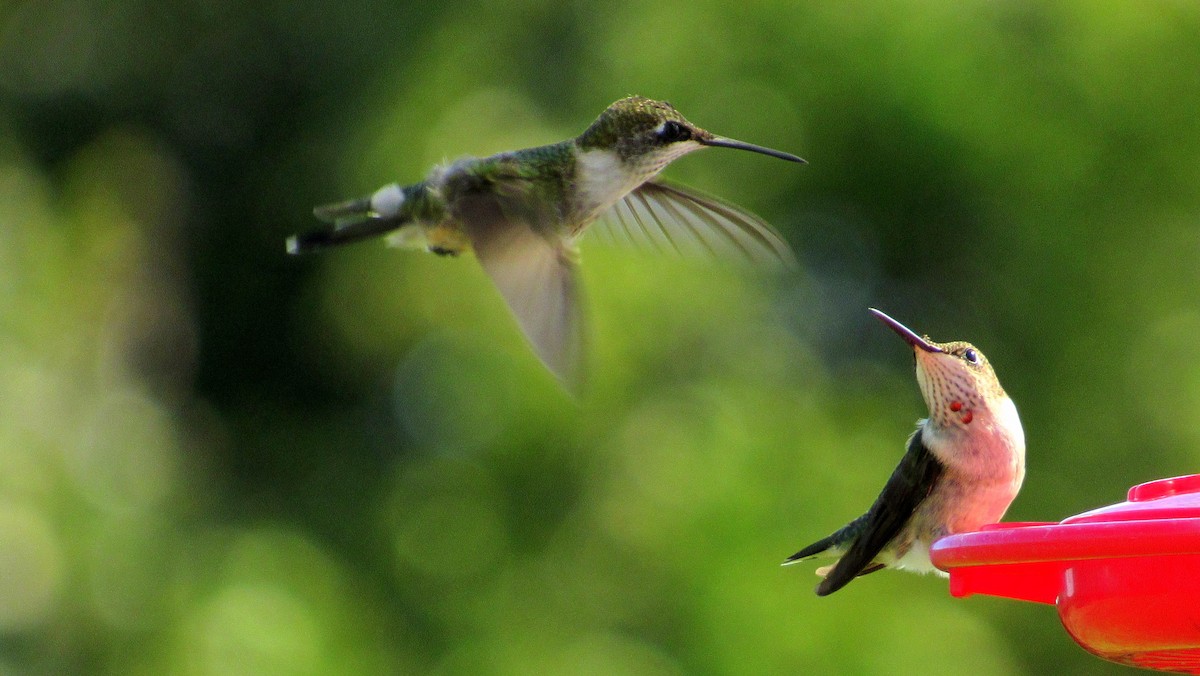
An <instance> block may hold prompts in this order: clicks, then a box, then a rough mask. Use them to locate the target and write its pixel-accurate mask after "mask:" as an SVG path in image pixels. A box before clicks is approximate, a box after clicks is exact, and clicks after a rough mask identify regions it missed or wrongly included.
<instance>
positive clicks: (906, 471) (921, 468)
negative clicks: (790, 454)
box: [817, 430, 943, 596]
mask: <svg viewBox="0 0 1200 676" xmlns="http://www.w3.org/2000/svg"><path fill="white" fill-rule="evenodd" d="M942 470H943V467H942V463H941V461H939V460H938V459H937V457H936V456H934V455H933V453H931V452H930V451H929V449H928V448H926V447H925V444H924V443H922V442H921V432H920V430H918V431H917V432H915V433H914V434H913V435H912V437H911V438H910V439H909V440H908V452H907V453H905V454H904V458H903V459H901V460H900V464H899V465H898V466H897V467H896V470H895V471H894V472H892V476H891V478H889V479H888V482H887V485H885V486H884V487H883V492H881V493H880V494H879V497H878V498H876V499H875V504H873V505H871V510H870V511H868V512H867V513H866V514H865V515H863V517H862V518H861V522H862V523H861V526H859V527H860V528H861V530H860V534H859V536H858V537H857V538H855V540H854V543H853V544H851V545H850V548H849V549H847V550H846V553H845V555H843V556H842V558H841V559H839V560H838V562H837V564H835V565H834V567H833V570H831V571H829V575H827V576H826V577H825V579H824V580H822V581H821V584H819V585H817V594H818V595H820V596H826V595H828V594H832V593H833V592H835V591H837V590H839V589H841V588H842V587H844V586H846V585H847V584H849V582H850V581H851V580H853V579H854V578H855V577H858V576H859V575H866V574H867V573H871V572H874V571H875V570H878V569H879V567H878V566H877V565H873V561H874V560H875V557H876V555H878V554H879V552H880V551H882V550H883V548H884V547H886V546H887V544H888V543H889V542H891V541H892V538H894V537H896V535H897V534H898V533H899V532H900V530H901V529H902V528H904V525H905V524H906V523H908V520H909V519H910V518H912V515H913V512H915V511H916V510H917V507H918V506H920V504H921V502H923V501H924V500H925V498H927V497H929V493H930V491H932V490H933V487H934V485H935V484H936V483H937V480H938V478H939V477H940V476H941V475H942ZM856 525H857V524H856Z"/></svg>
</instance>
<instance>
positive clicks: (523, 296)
mask: <svg viewBox="0 0 1200 676" xmlns="http://www.w3.org/2000/svg"><path fill="white" fill-rule="evenodd" d="M532 203H533V204H536V201H534V202H532ZM460 204H461V207H460V209H459V217H460V218H461V219H462V223H463V226H464V227H465V229H466V231H467V234H468V235H469V236H470V238H471V246H472V247H473V248H474V249H475V255H476V256H477V257H478V258H479V263H480V265H482V266H483V269H484V271H485V272H487V274H488V276H489V277H491V278H492V281H493V282H494V283H495V284H496V288H497V289H499V290H500V295H502V296H503V297H504V300H505V301H506V302H507V303H508V307H509V308H510V309H511V310H512V312H513V314H514V315H515V316H516V318H517V323H518V324H520V326H521V330H522V331H524V332H525V336H526V337H527V338H528V339H529V342H530V343H531V344H532V345H533V349H534V352H536V353H537V355H538V357H539V358H541V360H542V361H543V362H544V363H545V364H546V366H547V367H549V369H550V370H551V371H552V372H553V373H554V374H555V375H556V376H558V377H559V378H560V379H561V380H562V381H563V382H564V383H565V384H566V385H567V386H568V387H569V388H571V389H573V390H577V388H578V387H579V385H580V384H581V382H582V380H583V374H582V362H583V319H582V313H581V310H580V306H581V303H580V298H579V297H580V289H579V281H578V279H577V275H576V271H575V262H574V255H575V250H574V247H573V245H572V243H571V242H570V241H569V240H566V239H563V238H562V237H561V236H559V235H556V234H554V233H553V231H552V230H551V229H550V228H549V227H546V224H545V223H544V221H545V220H546V219H549V218H553V216H552V215H551V214H548V213H542V212H541V210H539V209H536V208H534V209H531V208H530V204H531V202H530V201H528V200H524V199H521V198H520V197H519V196H517V195H515V194H514V193H513V191H512V190H509V191H506V192H505V193H498V192H495V191H486V192H480V193H477V194H472V195H469V196H466V197H464V198H463V199H462V201H461V203H460Z"/></svg>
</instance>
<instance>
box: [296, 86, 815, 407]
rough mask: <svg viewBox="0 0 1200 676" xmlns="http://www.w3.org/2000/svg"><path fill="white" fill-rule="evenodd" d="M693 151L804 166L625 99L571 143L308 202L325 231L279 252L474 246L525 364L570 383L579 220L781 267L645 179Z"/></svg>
mask: <svg viewBox="0 0 1200 676" xmlns="http://www.w3.org/2000/svg"><path fill="white" fill-rule="evenodd" d="M707 147H717V148H737V149H740V150H749V151H752V152H756V153H762V154H764V155H770V156H772V157H778V158H781V159H784V160H789V161H792V162H804V160H803V159H801V158H799V157H796V156H795V155H791V154H789V153H784V152H780V151H778V150H771V149H769V148H763V147H761V146H756V145H752V144H749V143H743V142H741V141H735V140H733V139H728V138H724V137H721V136H716V135H714V134H712V133H711V132H708V131H705V130H704V129H701V128H700V127H697V126H696V125H694V124H692V123H690V122H688V121H687V120H686V119H684V117H683V116H682V115H680V114H679V112H678V111H677V110H675V108H674V107H673V106H671V104H669V103H665V102H662V101H654V100H651V99H647V98H642V97H636V96H635V97H630V98H625V99H621V100H620V101H617V102H616V103H613V104H612V105H610V106H609V107H608V109H607V110H605V111H604V112H603V113H601V114H600V116H599V117H598V118H596V121H595V122H593V123H592V124H591V126H589V127H588V128H587V129H586V130H585V131H584V132H583V133H582V134H580V135H579V136H578V137H577V138H574V139H569V140H566V141H563V142H561V143H555V144H552V145H547V146H540V147H537V148H528V149H525V150H517V151H513V152H507V153H500V154H498V155H492V156H490V157H484V158H473V157H469V158H464V159H460V160H458V161H456V162H453V163H451V164H448V165H444V166H438V167H435V168H434V169H433V170H432V171H431V172H430V173H429V175H428V176H426V178H425V180H424V181H421V182H420V183H414V184H412V185H408V186H401V185H399V184H396V183H393V184H391V185H387V186H384V187H383V188H380V189H379V190H377V191H375V193H373V194H371V195H368V196H365V197H360V198H358V199H353V200H349V201H346V202H340V203H337V204H331V205H328V206H321V207H317V208H316V209H314V210H313V213H314V214H315V215H316V217H317V218H319V219H321V220H323V221H327V222H329V223H332V224H333V228H332V229H329V230H321V231H315V232H309V233H306V234H301V235H296V236H293V237H290V238H289V239H288V241H287V250H288V252H289V253H292V254H300V253H306V252H309V251H315V250H318V249H322V248H325V247H330V246H336V245H340V244H346V243H349V242H354V241H358V240H360V239H365V238H368V237H374V236H376V235H382V234H385V233H390V235H389V242H390V243H391V244H393V245H396V246H404V247H408V248H426V249H428V250H429V251H431V252H433V253H435V254H439V255H443V256H454V255H457V254H459V253H461V252H463V251H466V250H474V252H475V255H476V257H477V258H478V259H479V262H480V264H481V265H482V266H483V269H484V271H485V272H486V273H487V274H488V275H489V276H490V277H491V279H492V281H493V282H494V283H495V284H496V287H497V289H498V290H499V291H500V294H501V296H503V297H504V300H505V301H506V302H507V303H508V306H509V308H510V309H511V310H512V312H513V314H514V315H515V316H516V319H517V322H518V323H519V324H520V326H521V329H522V330H523V331H524V333H525V336H526V337H527V338H528V339H529V342H530V343H531V344H532V346H533V349H534V351H535V352H536V353H537V355H538V357H539V358H541V360H542V361H543V362H544V363H545V364H546V366H547V367H549V368H550V370H551V371H552V372H554V374H555V375H557V376H558V377H559V378H561V379H562V380H564V381H566V382H567V383H568V384H575V383H577V382H578V380H579V379H580V377H581V374H580V364H581V362H582V342H583V337H582V332H583V331H582V319H581V310H580V307H579V305H580V300H579V295H580V290H579V281H578V279H577V273H576V266H577V261H578V253H577V248H576V243H577V240H578V238H579V236H580V235H581V234H582V233H583V232H584V230H586V229H587V228H588V226H590V225H592V224H593V223H596V222H598V221H599V222H600V223H602V224H604V225H606V226H607V229H608V230H609V235H610V236H613V237H618V238H620V239H627V240H631V241H633V242H634V243H637V244H643V245H648V246H650V247H652V248H658V249H664V250H668V251H678V252H681V253H684V254H692V253H699V254H717V255H732V256H737V257H742V258H745V259H749V260H750V261H752V262H760V263H761V262H777V263H778V262H782V263H783V264H785V265H791V264H792V263H793V262H794V259H793V257H792V253H791V250H790V249H789V248H788V246H787V243H786V242H785V241H784V240H783V238H782V237H780V236H779V235H778V234H777V233H776V232H775V231H774V230H773V229H772V228H771V226H769V225H768V224H767V223H766V222H764V221H763V220H761V219H759V218H758V217H756V216H754V215H752V214H750V213H748V212H746V211H744V210H742V209H740V208H739V207H736V206H734V205H732V204H728V203H726V202H724V201H722V200H719V199H716V198H713V197H709V196H706V195H702V194H699V193H697V192H693V191H691V190H688V189H685V188H681V187H679V186H676V185H672V184H670V183H666V182H663V181H660V180H657V179H656V178H655V177H656V176H657V175H658V173H659V172H660V171H662V170H663V168H664V167H666V166H667V165H668V164H669V163H671V162H672V161H673V160H675V159H677V158H679V157H681V156H683V155H686V154H688V153H690V152H692V151H695V150H700V149H701V148H707Z"/></svg>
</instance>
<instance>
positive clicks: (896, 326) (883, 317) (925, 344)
mask: <svg viewBox="0 0 1200 676" xmlns="http://www.w3.org/2000/svg"><path fill="white" fill-rule="evenodd" d="M867 309H868V310H869V311H870V312H871V314H873V315H875V317H876V319H878V320H879V321H881V322H883V323H884V324H886V325H887V326H888V327H889V328H891V329H892V330H893V331H895V332H896V333H897V334H899V335H900V337H901V338H903V339H904V342H906V343H908V344H909V345H912V346H913V347H919V348H921V349H922V350H925V351H926V352H943V351H944V350H942V348H940V347H938V346H936V345H933V344H931V343H930V342H929V341H928V340H925V339H924V338H922V337H921V336H918V335H917V334H916V333H915V332H914V331H913V330H912V329H910V328H908V327H907V326H905V325H903V324H901V323H900V322H898V321H896V320H895V319H892V318H891V317H889V316H887V314H885V313H883V312H881V311H879V310H876V309H875V308H867Z"/></svg>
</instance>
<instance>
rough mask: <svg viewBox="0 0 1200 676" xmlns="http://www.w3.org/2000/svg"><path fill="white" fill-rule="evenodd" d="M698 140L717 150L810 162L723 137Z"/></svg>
mask: <svg viewBox="0 0 1200 676" xmlns="http://www.w3.org/2000/svg"><path fill="white" fill-rule="evenodd" d="M696 140H697V141H699V142H700V144H701V145H706V146H715V147H717V148H736V149H738V150H749V151H750V152H752V153H762V154H763V155H770V156H771V157H778V158H779V159H781V160H787V161H788V162H799V163H800V164H808V160H806V159H804V158H803V157H797V156H795V155H793V154H791V153H785V152H783V151H782V150H774V149H771V148H764V147H762V146H756V145H754V144H753V143H745V142H743V141H735V140H733V139H731V138H725V137H723V136H713V137H712V138H697V139H696Z"/></svg>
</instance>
